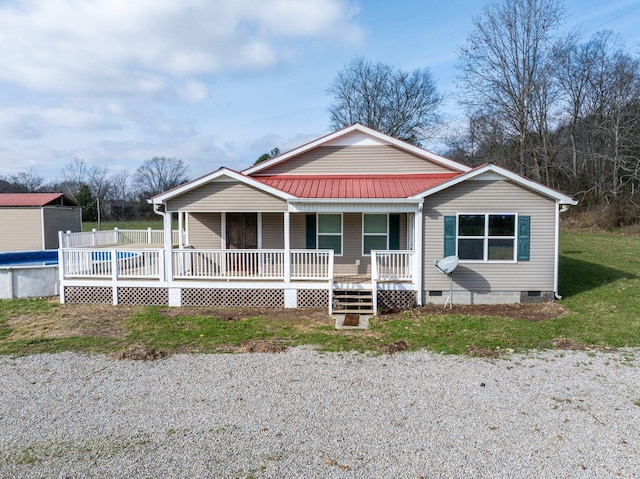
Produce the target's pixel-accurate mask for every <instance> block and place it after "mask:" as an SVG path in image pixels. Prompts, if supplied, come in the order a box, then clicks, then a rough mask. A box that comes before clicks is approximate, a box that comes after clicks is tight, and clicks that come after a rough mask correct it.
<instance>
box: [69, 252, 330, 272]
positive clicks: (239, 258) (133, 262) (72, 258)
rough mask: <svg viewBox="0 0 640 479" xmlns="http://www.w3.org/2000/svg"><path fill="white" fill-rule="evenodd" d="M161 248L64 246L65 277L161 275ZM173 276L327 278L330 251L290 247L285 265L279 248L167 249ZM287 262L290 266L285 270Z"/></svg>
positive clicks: (162, 263) (163, 266)
mask: <svg viewBox="0 0 640 479" xmlns="http://www.w3.org/2000/svg"><path fill="white" fill-rule="evenodd" d="M164 261H165V256H164V250H162V249H135V250H132V249H117V248H104V249H94V248H63V249H62V264H61V268H62V275H63V277H64V278H87V279H88V278H103V279H106V278H111V279H118V278H123V279H124V278H146V279H159V280H162V279H164V276H165V264H164ZM172 261H173V264H172V266H173V279H203V280H208V279H218V280H231V279H234V280H240V279H245V280H251V279H255V280H286V279H287V273H289V274H288V277H289V278H290V279H292V280H329V279H331V278H332V277H333V251H330V250H292V251H291V261H290V263H289V265H287V264H286V262H285V252H284V250H264V249H262V250H204V249H178V250H173V251H172ZM287 266H289V267H290V269H289V271H288V272H287Z"/></svg>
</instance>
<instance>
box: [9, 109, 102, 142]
mask: <svg viewBox="0 0 640 479" xmlns="http://www.w3.org/2000/svg"><path fill="white" fill-rule="evenodd" d="M110 127H113V125H110V123H109V121H108V120H107V119H106V118H105V117H104V116H102V115H101V114H99V113H93V112H87V111H83V110H78V109H75V108H69V107H56V108H51V107H50V108H38V107H17V108H6V109H3V110H0V137H10V138H23V139H24V138H38V137H40V136H41V135H42V134H44V132H45V131H46V130H50V129H52V128H53V129H57V128H71V129H74V130H86V129H96V128H110Z"/></svg>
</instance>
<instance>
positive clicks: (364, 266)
mask: <svg viewBox="0 0 640 479" xmlns="http://www.w3.org/2000/svg"><path fill="white" fill-rule="evenodd" d="M305 216H306V215H305V214H303V213H295V214H292V215H291V224H290V229H291V249H305V247H306V219H305ZM342 221H343V223H342V232H343V237H342V251H343V255H342V256H335V258H334V275H335V276H347V275H356V274H357V275H364V274H367V275H370V274H371V258H370V257H369V256H362V213H344V214H343V215H342ZM406 247H407V215H406V214H401V215H400V248H401V249H406ZM357 259H359V260H360V265H356V260H357Z"/></svg>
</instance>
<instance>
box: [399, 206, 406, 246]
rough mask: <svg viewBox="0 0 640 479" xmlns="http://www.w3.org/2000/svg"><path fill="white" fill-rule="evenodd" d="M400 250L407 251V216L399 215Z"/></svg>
mask: <svg viewBox="0 0 640 479" xmlns="http://www.w3.org/2000/svg"><path fill="white" fill-rule="evenodd" d="M400 249H407V215H406V214H401V215H400Z"/></svg>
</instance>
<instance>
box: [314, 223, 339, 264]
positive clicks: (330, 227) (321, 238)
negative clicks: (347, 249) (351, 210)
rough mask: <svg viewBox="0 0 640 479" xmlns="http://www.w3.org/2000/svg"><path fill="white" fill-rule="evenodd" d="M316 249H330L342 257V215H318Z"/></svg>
mask: <svg viewBox="0 0 640 479" xmlns="http://www.w3.org/2000/svg"><path fill="white" fill-rule="evenodd" d="M317 237H318V242H317V244H318V249H332V250H333V251H334V254H336V255H337V256H342V215H341V214H323V213H318V231H317Z"/></svg>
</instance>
